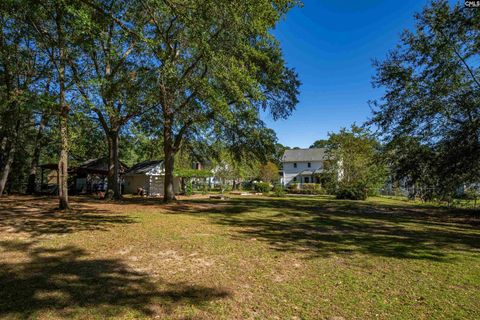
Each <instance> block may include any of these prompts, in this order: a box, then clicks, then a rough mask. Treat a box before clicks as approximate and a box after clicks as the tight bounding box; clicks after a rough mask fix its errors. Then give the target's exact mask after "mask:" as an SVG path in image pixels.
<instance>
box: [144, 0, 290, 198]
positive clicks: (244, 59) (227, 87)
mask: <svg viewBox="0 0 480 320" xmlns="http://www.w3.org/2000/svg"><path fill="white" fill-rule="evenodd" d="M141 4H142V6H143V9H144V11H143V15H144V16H146V17H148V19H147V25H146V26H145V28H144V30H145V32H144V35H145V37H146V38H147V40H146V44H147V48H148V50H149V51H150V54H151V55H150V57H151V60H152V63H151V66H152V67H155V70H154V72H155V74H156V81H155V85H156V88H157V90H156V92H155V96H156V99H157V101H158V103H159V106H158V115H159V118H160V119H161V126H162V128H163V149H164V155H165V194H164V201H166V202H168V201H171V200H172V199H174V197H175V196H174V191H173V169H174V159H175V154H176V153H177V152H178V150H179V149H180V146H181V144H182V141H183V140H184V139H185V138H186V137H187V138H188V137H189V136H192V135H195V134H198V133H199V132H201V131H203V132H204V133H205V132H207V134H206V135H207V136H208V135H214V136H217V137H219V138H221V139H224V140H230V141H234V142H236V143H237V145H241V144H247V143H252V145H251V146H250V148H251V150H252V151H253V150H255V145H259V144H261V143H262V140H261V139H257V138H263V137H265V132H264V129H263V128H264V125H263V123H262V122H261V121H260V120H259V110H260V109H261V108H263V109H269V110H270V111H271V113H272V114H273V116H274V118H275V119H276V118H281V117H287V116H288V115H289V114H290V113H291V111H292V110H293V109H294V107H295V105H296V103H297V93H298V92H297V87H298V86H299V82H298V80H297V76H296V74H295V73H294V72H293V71H292V70H291V69H289V68H287V67H286V66H285V62H284V60H283V58H282V54H281V51H280V48H279V45H278V43H277V41H276V40H275V39H274V37H273V36H272V35H271V33H270V32H271V30H272V28H274V27H275V24H276V22H277V21H278V20H279V19H280V18H281V17H283V16H284V15H285V14H286V12H287V11H288V10H289V9H290V8H291V7H292V6H294V5H296V4H298V2H297V1H296V0H259V1H255V2H245V1H223V0H222V1H213V0H208V1H202V2H198V1H195V0H187V1H183V2H181V3H180V2H176V1H160V0H142V1H141ZM262 132H263V133H262Z"/></svg>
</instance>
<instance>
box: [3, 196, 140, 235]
mask: <svg viewBox="0 0 480 320" xmlns="http://www.w3.org/2000/svg"><path fill="white" fill-rule="evenodd" d="M55 207H56V203H54V202H53V201H52V199H51V198H45V197H43V198H39V197H24V198H11V199H8V198H7V199H2V201H1V202H0V232H2V231H4V232H10V233H27V234H28V235H29V236H30V237H38V236H42V235H53V234H67V233H73V232H79V231H94V230H100V231H104V230H107V229H108V228H109V227H110V226H112V225H116V224H131V223H135V220H134V219H132V218H131V217H128V216H126V215H122V214H116V213H112V212H110V211H108V210H102V209H98V206H95V207H94V206H90V205H89V203H88V202H84V203H77V202H76V203H74V204H73V209H72V211H71V212H62V211H58V210H56V209H55Z"/></svg>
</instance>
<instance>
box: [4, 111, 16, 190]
mask: <svg viewBox="0 0 480 320" xmlns="http://www.w3.org/2000/svg"><path fill="white" fill-rule="evenodd" d="M19 128H20V120H18V121H17V125H16V128H15V130H14V135H13V137H12V139H11V143H10V149H9V151H8V156H7V158H6V160H5V164H4V166H3V169H2V172H1V175H0V197H1V196H2V195H3V191H4V190H5V185H6V184H7V179H8V175H9V173H10V168H11V167H12V163H13V159H14V156H15V147H16V144H17V141H16V140H17V139H16V137H17V135H18V130H19Z"/></svg>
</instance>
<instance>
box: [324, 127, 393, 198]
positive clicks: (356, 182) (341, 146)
mask: <svg viewBox="0 0 480 320" xmlns="http://www.w3.org/2000/svg"><path fill="white" fill-rule="evenodd" d="M380 151H381V150H380V144H379V143H378V141H377V140H376V139H375V137H374V136H373V135H372V134H371V132H370V131H369V130H368V129H365V128H361V127H358V126H356V125H352V127H351V129H350V130H347V129H345V128H343V129H342V130H340V132H339V133H331V134H329V139H328V144H327V157H328V162H327V165H326V168H325V169H326V170H327V173H328V174H330V176H331V179H330V180H331V181H335V182H336V183H337V185H340V187H341V188H342V187H345V186H346V187H353V188H359V189H362V191H368V193H370V194H374V193H375V192H377V191H378V189H380V188H381V187H382V186H383V185H384V183H385V180H386V177H387V168H386V166H385V165H384V164H383V163H382V162H381V161H380Z"/></svg>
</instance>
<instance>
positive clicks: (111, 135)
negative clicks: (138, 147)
mask: <svg viewBox="0 0 480 320" xmlns="http://www.w3.org/2000/svg"><path fill="white" fill-rule="evenodd" d="M119 135H120V134H119V130H118V129H114V130H110V131H109V132H108V134H107V136H108V138H107V139H108V177H107V180H108V190H112V192H107V196H108V199H109V200H111V199H115V200H119V199H120V198H121V197H122V195H121V190H120V181H119V180H120V159H119Z"/></svg>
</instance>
